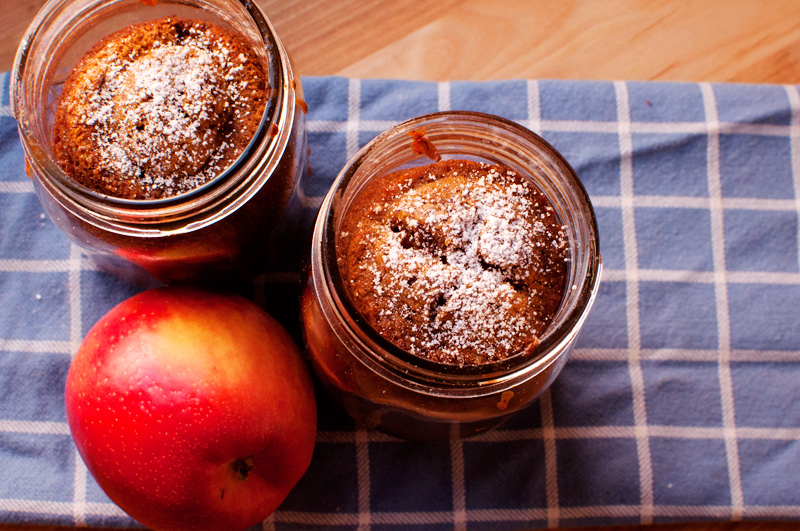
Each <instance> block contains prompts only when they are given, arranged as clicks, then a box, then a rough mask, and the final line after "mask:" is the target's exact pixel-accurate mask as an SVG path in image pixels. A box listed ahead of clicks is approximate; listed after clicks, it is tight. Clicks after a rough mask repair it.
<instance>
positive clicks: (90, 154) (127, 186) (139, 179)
mask: <svg viewBox="0 0 800 531" xmlns="http://www.w3.org/2000/svg"><path fill="white" fill-rule="evenodd" d="M267 97H268V87H267V76H266V74H265V72H264V69H263V66H262V64H261V62H260V61H259V59H258V57H257V56H256V54H255V52H254V51H253V50H252V48H251V47H250V46H248V45H247V44H246V43H245V41H244V40H243V39H242V38H241V37H239V36H238V35H235V34H233V33H232V32H230V31H228V30H226V29H223V28H222V27H220V26H218V25H215V24H212V23H209V22H206V21H200V20H190V19H182V18H175V17H169V18H162V19H158V20H153V21H149V22H145V23H141V24H136V25H133V26H130V27H127V28H124V29H122V30H120V31H118V32H116V33H113V34H111V35H109V36H108V37H106V38H105V39H103V40H102V41H100V42H99V43H97V44H96V45H95V46H94V47H93V48H92V49H91V50H90V51H89V52H87V53H86V54H85V55H84V57H83V58H82V59H81V60H80V62H79V63H78V65H77V66H76V67H75V68H74V70H73V71H72V73H71V74H70V76H69V77H68V79H67V80H66V82H65V84H64V88H63V91H62V94H61V96H60V98H59V102H58V105H57V108H56V114H55V124H54V151H55V155H56V158H57V160H58V162H59V164H60V165H61V167H62V168H63V169H64V171H65V172H66V173H67V175H69V176H70V177H72V178H73V179H74V180H75V181H77V182H79V183H81V184H83V185H85V186H87V187H89V188H91V189H93V190H95V191H97V192H100V193H102V194H107V195H111V196H116V197H120V198H126V199H158V198H164V197H170V196H174V195H176V194H180V193H183V192H186V191H189V190H192V189H194V188H197V187H198V186H201V185H203V184H205V183H206V182H208V181H210V180H211V179H213V178H214V177H216V176H218V175H219V174H220V173H222V172H223V171H224V170H225V169H226V168H227V167H228V166H230V165H231V163H232V162H233V161H235V160H236V158H237V157H238V156H239V155H240V154H241V153H242V151H243V150H244V149H245V147H246V146H247V144H248V143H249V142H250V140H251V139H252V137H253V134H254V133H255V131H256V130H257V128H258V126H259V123H260V121H261V117H262V114H263V112H264V109H265V106H266V102H267Z"/></svg>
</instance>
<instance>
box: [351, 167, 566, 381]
mask: <svg viewBox="0 0 800 531" xmlns="http://www.w3.org/2000/svg"><path fill="white" fill-rule="evenodd" d="M568 247H569V246H568V242H567V239H566V236H565V233H564V227H562V225H561V222H560V220H559V219H558V216H557V215H556V212H555V210H554V209H553V207H552V205H551V204H550V201H549V200H548V199H547V197H546V196H545V195H544V194H543V193H542V192H541V190H539V188H538V187H536V186H535V185H534V184H533V183H532V182H531V181H530V180H528V179H526V178H523V177H521V176H519V175H517V174H515V173H514V172H513V171H511V170H510V169H508V168H506V167H504V166H499V165H490V164H486V163H480V162H474V161H468V160H443V161H441V162H437V163H434V164H430V165H428V166H423V167H418V168H411V169H405V170H399V171H396V172H394V173H392V174H389V175H387V176H383V177H379V178H377V179H375V180H373V181H371V182H370V183H368V184H367V185H366V186H365V189H363V190H361V191H360V192H359V193H358V195H357V197H356V198H355V199H354V201H353V204H352V205H351V206H350V208H349V210H348V212H347V214H346V215H345V217H344V220H343V223H342V227H341V230H340V232H339V237H338V240H337V261H338V265H339V269H340V272H341V277H342V280H343V282H344V286H345V289H346V290H347V292H348V295H349V297H350V299H351V301H352V303H353V305H354V306H355V308H356V309H357V310H358V311H359V313H360V314H361V315H362V316H363V318H364V319H365V320H366V321H367V322H368V323H369V324H370V326H371V327H372V328H373V329H374V330H375V331H377V332H378V333H379V334H380V335H382V336H383V337H384V338H386V339H387V340H389V341H390V342H392V343H394V344H395V345H396V346H398V347H400V348H401V349H403V350H406V351H407V352H409V353H411V354H414V355H417V356H419V357H422V358H426V359H429V360H432V361H436V362H441V363H448V364H456V365H462V366H463V365H479V364H483V363H487V362H493V361H499V360H502V359H505V358H507V357H509V356H511V355H514V354H516V353H518V352H522V351H524V350H526V349H531V348H534V347H535V346H536V345H538V343H539V338H540V337H541V336H542V334H543V333H544V331H545V329H546V328H547V326H548V324H549V323H550V322H551V320H552V318H553V315H554V314H555V312H556V311H557V309H558V306H559V304H560V302H561V299H562V296H563V292H564V289H565V286H564V284H565V279H566V276H567V266H568V263H567V262H568V260H569V252H568Z"/></svg>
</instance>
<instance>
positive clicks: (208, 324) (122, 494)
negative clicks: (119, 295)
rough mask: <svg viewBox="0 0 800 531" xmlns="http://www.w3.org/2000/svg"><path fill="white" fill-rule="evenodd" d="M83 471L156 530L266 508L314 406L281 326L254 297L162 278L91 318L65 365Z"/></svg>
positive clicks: (237, 525) (245, 520)
mask: <svg viewBox="0 0 800 531" xmlns="http://www.w3.org/2000/svg"><path fill="white" fill-rule="evenodd" d="M66 409H67V420H68V422H69V426H70V430H71V431H72V436H73V438H74V440H75V444H76V446H77V448H78V451H79V452H80V455H81V457H82V458H83V460H84V461H85V462H86V465H87V467H88V469H89V471H90V472H91V473H92V475H93V476H94V477H95V479H96V480H97V482H98V484H99V485H100V486H101V487H102V488H103V490H104V491H105V492H106V494H108V496H109V497H110V498H111V499H112V500H113V501H114V502H115V503H116V504H117V505H119V506H120V507H121V508H122V509H123V510H124V511H125V512H127V513H128V514H129V515H130V516H131V517H133V518H134V519H136V520H138V521H139V522H141V523H142V524H144V525H145V526H148V527H150V528H152V529H155V530H159V531H161V530H164V531H171V530H192V531H198V530H225V531H233V530H241V529H245V528H247V527H250V526H252V525H254V524H256V523H258V522H260V521H261V520H263V519H264V518H266V517H267V516H269V514H271V513H272V512H273V511H274V510H275V509H276V508H277V507H278V505H280V503H281V502H282V501H283V500H284V498H285V497H286V495H287V494H288V493H289V491H290V490H291V489H292V487H294V485H295V484H296V483H297V481H298V480H299V479H300V477H301V476H302V475H303V474H304V473H305V471H306V469H307V468H308V465H309V462H310V460H311V454H312V452H313V448H314V438H315V434H316V420H317V419H316V407H315V400H314V391H313V388H312V384H311V380H310V376H309V372H308V369H307V367H306V365H305V362H304V360H303V359H302V357H301V354H300V352H299V350H298V349H297V346H296V345H295V343H294V342H293V341H292V339H291V337H290V336H289V334H288V333H287V332H286V331H285V330H284V329H283V328H282V327H281V326H280V324H278V322H277V321H275V320H274V319H273V318H272V317H270V316H269V315H268V314H267V313H266V312H264V311H263V310H261V309H260V308H259V307H258V306H256V305H255V304H254V303H252V302H250V301H248V300H247V299H245V298H243V297H239V296H235V295H228V294H222V293H214V292H209V291H204V290H200V289H197V288H160V289H155V290H150V291H146V292H143V293H140V294H138V295H136V296H134V297H131V298H130V299H128V300H126V301H124V302H122V303H120V304H119V305H118V306H116V307H115V308H114V309H112V310H111V311H110V312H109V313H108V314H107V315H105V316H104V317H103V318H102V319H100V321H98V322H97V324H96V325H95V326H94V327H92V329H91V330H90V331H89V333H88V335H87V336H86V338H85V339H84V341H83V343H82V344H81V347H80V349H79V350H78V353H77V354H76V356H75V359H74V360H73V362H72V365H71V367H70V370H69V374H68V376H67V386H66Z"/></svg>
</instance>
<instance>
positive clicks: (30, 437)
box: [0, 75, 800, 531]
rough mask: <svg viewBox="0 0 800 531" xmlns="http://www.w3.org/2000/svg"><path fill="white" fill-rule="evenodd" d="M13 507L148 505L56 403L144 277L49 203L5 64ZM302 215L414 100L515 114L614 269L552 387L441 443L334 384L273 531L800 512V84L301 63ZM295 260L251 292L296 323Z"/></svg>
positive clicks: (2, 196)
mask: <svg viewBox="0 0 800 531" xmlns="http://www.w3.org/2000/svg"><path fill="white" fill-rule="evenodd" d="M0 81H2V83H0V87H2V89H0V90H2V99H1V100H0V308H2V311H1V313H0V522H17V523H21V522H35V523H50V524H63V525H68V526H82V525H94V526H119V527H135V526H136V524H135V523H134V522H133V521H132V520H130V519H129V518H128V517H127V516H126V515H125V514H123V513H122V512H121V511H120V510H119V509H118V508H117V507H116V506H115V505H113V504H112V503H111V502H110V501H109V500H108V498H106V497H105V495H104V494H103V493H102V492H101V491H100V489H99V488H98V487H97V485H96V484H95V483H94V481H93V480H92V478H91V477H90V476H89V475H88V474H87V471H86V468H85V467H84V465H83V463H82V462H81V460H80V459H79V458H78V457H77V454H76V450H75V447H74V446H73V443H72V440H71V438H70V435H69V430H68V427H67V424H66V422H65V413H64V405H63V388H64V380H65V375H66V372H67V369H68V366H69V362H70V356H71V354H72V353H74V352H75V350H76V348H77V347H78V345H79V343H80V341H81V338H82V337H83V335H84V334H85V333H86V332H87V331H88V329H89V328H90V327H91V326H92V324H93V323H94V322H95V321H97V319H99V318H100V316H101V315H103V314H104V313H105V312H106V311H107V310H108V309H110V308H111V307H112V306H113V305H114V304H116V303H117V302H119V301H121V300H123V299H124V298H126V297H128V296H130V295H132V294H134V293H135V292H136V291H137V288H136V287H134V286H131V285H129V284H126V283H125V282H123V281H120V280H118V279H116V278H114V277H110V276H108V275H105V274H103V273H100V272H98V271H96V270H95V269H94V268H93V267H92V265H91V264H90V263H89V262H87V261H86V260H85V259H84V258H82V256H81V253H80V252H79V251H78V250H77V249H76V248H75V247H74V246H73V245H71V244H70V243H69V241H68V240H67V238H66V237H64V236H62V235H61V234H60V233H59V232H58V231H57V230H56V228H55V227H54V226H53V224H52V223H51V222H50V221H49V219H47V218H46V217H45V215H44V214H43V212H42V209H41V208H40V206H39V203H38V201H37V199H36V196H35V195H34V193H33V187H32V185H31V182H30V181H29V180H28V179H27V177H26V176H25V171H24V160H23V155H22V150H21V148H20V145H19V141H18V137H17V132H16V126H15V122H14V120H13V118H12V116H11V112H10V108H9V104H8V76H7V75H6V76H4V77H0ZM304 85H305V90H306V99H307V101H308V104H309V108H310V112H309V124H308V127H309V144H310V148H311V157H310V166H311V179H310V181H309V182H308V184H307V186H306V187H305V189H304V199H305V204H306V207H307V212H306V214H307V218H306V221H307V223H308V226H309V227H310V225H311V222H312V220H313V217H314V213H315V210H316V207H317V206H318V205H319V203H320V201H321V198H322V196H323V195H324V194H325V193H326V191H327V189H328V187H329V186H330V184H331V182H332V180H333V179H334V177H335V176H336V174H337V173H338V171H339V169H340V168H341V167H342V166H343V165H344V164H345V161H347V160H348V158H349V157H350V156H352V155H353V154H354V153H355V152H356V150H357V149H358V148H359V147H360V146H362V145H363V144H364V143H366V142H367V141H368V140H370V139H371V138H372V137H374V136H375V135H377V134H378V133H379V132H381V131H383V130H385V129H387V128H388V127H390V126H392V125H394V124H396V123H397V122H399V121H401V120H404V119H407V118H410V117H412V116H415V115H419V114H423V113H427V112H431V111H437V110H446V109H469V110H476V111H484V112H489V113H494V114H498V115H501V116H504V117H506V118H509V119H512V120H516V121H518V122H520V123H522V124H524V125H526V126H528V127H529V128H530V129H532V130H534V131H536V132H538V133H540V134H541V135H542V136H543V137H544V138H545V139H547V140H548V141H550V142H551V143H552V144H553V145H555V147H556V148H557V149H559V150H560V151H561V152H562V153H563V154H564V155H565V157H566V158H567V159H568V160H569V161H570V162H571V163H572V165H573V166H574V167H575V169H576V170H577V172H578V174H579V175H580V176H581V178H582V179H583V182H584V183H585V185H586V188H587V189H588V191H589V193H590V195H591V198H592V201H593V203H594V206H595V209H596V212H597V217H598V221H599V226H600V234H601V251H602V254H603V258H604V264H605V271H604V278H603V280H602V283H601V289H600V294H599V296H598V298H597V301H596V304H595V307H594V309H593V311H592V313H591V315H590V316H589V319H588V321H587V323H586V326H585V328H584V330H583V333H582V335H581V338H580V342H579V344H578V346H577V348H576V350H575V351H574V353H573V356H572V358H571V359H570V361H569V363H568V364H567V366H566V368H565V369H564V371H563V373H562V374H561V376H560V377H559V379H558V380H557V381H556V383H555V385H554V386H553V387H552V389H551V390H550V391H549V392H548V393H546V394H545V395H544V396H543V397H542V398H541V399H540V400H539V401H538V402H537V403H535V404H534V405H533V406H532V407H530V408H529V409H527V410H526V411H524V412H523V413H521V414H519V415H518V416H516V417H514V418H513V419H512V420H511V421H509V422H508V423H506V424H505V425H503V426H502V427H501V428H500V429H497V430H495V431H492V432H489V433H485V434H482V435H480V436H478V437H476V438H473V439H467V440H452V441H449V442H443V443H437V444H420V443H411V442H404V441H400V440H397V439H394V438H392V437H389V436H386V435H382V434H379V433H375V432H369V431H364V430H363V429H359V427H358V426H354V425H353V424H352V423H351V422H350V421H349V420H348V419H347V418H346V417H345V416H344V415H343V414H342V413H341V412H340V411H339V410H338V409H337V408H336V406H334V405H332V404H330V403H329V402H328V401H327V400H326V399H325V398H324V395H320V400H319V402H320V405H319V407H320V425H319V435H318V444H317V447H316V452H315V455H314V458H313V461H312V464H311V467H310V468H309V470H308V472H307V474H306V475H305V477H304V478H303V479H302V480H301V482H300V483H299V484H298V485H297V487H296V488H295V489H294V490H293V491H292V493H291V494H290V495H289V497H288V498H287V499H286V501H285V502H284V503H283V505H282V506H281V507H280V509H279V510H278V511H277V512H276V513H275V514H274V515H272V516H271V517H270V518H269V519H268V520H267V521H265V522H264V523H263V525H262V526H261V528H263V529H276V530H281V529H340V530H347V529H359V530H366V529H372V530H375V531H378V530H388V529H406V530H409V531H411V530H415V531H416V530H438V529H454V530H466V529H469V530H478V529H491V530H501V529H523V528H541V527H547V526H549V527H556V526H578V525H602V524H626V523H650V522H672V521H687V520H737V519H784V520H787V519H788V520H792V519H793V520H800V473H799V471H800V232H799V231H798V217H799V216H800V92H798V87H796V86H775V85H733V84H693V83H681V84H675V83H655V82H636V83H634V82H589V81H524V80H516V81H502V82H447V83H429V82H411V81H389V80H356V79H345V78H335V77H334V78H330V77H320V78H308V79H305V80H304ZM298 278H299V275H298V271H296V270H292V269H291V268H288V267H287V268H286V270H283V271H275V272H272V273H270V274H268V275H266V276H265V277H264V278H263V282H261V283H260V284H259V285H258V286H257V289H256V292H255V293H254V297H255V298H256V300H257V301H260V302H261V303H262V304H263V305H264V306H265V307H266V308H267V310H269V311H270V312H271V313H272V314H273V315H275V316H276V317H277V318H278V319H279V320H281V321H282V322H283V323H284V325H285V326H286V327H287V328H288V329H289V330H290V331H291V332H292V333H294V334H295V335H296V336H297V337H298V339H299V323H298V319H297V315H298V312H297V306H298V304H297V294H298V288H297V281H298Z"/></svg>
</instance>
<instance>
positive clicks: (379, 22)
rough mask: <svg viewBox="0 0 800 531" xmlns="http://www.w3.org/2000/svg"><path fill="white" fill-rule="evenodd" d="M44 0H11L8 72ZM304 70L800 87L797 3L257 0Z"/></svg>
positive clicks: (1, 1) (7, 6)
mask: <svg viewBox="0 0 800 531" xmlns="http://www.w3.org/2000/svg"><path fill="white" fill-rule="evenodd" d="M43 3H44V0H25V1H20V0H0V8H2V9H3V14H4V31H3V33H2V35H1V36H0V70H2V71H5V70H9V69H10V68H11V65H12V61H13V56H14V52H15V50H16V47H17V44H18V43H19V40H20V38H21V36H22V34H23V32H24V29H25V28H26V27H27V25H28V24H29V23H30V21H31V20H32V19H33V17H34V15H35V13H36V11H37V10H38V8H39V7H40V6H41V5H42V4H43ZM258 3H259V4H260V5H261V6H262V7H263V9H264V11H265V12H266V13H267V15H268V16H269V17H270V19H271V20H272V22H273V24H274V25H275V27H276V29H277V31H278V34H279V35H280V36H281V39H282V40H283V41H284V44H285V45H286V47H287V48H288V49H289V51H290V53H291V55H292V57H293V59H294V61H295V63H296V64H297V67H298V70H299V71H300V73H301V74H302V75H343V76H352V77H380V78H405V79H425V80H437V81H440V80H454V79H464V80H484V79H508V78H561V79H567V78H569V79H636V80H662V81H664V80H670V81H722V82H751V83H800V2H798V1H797V0H770V1H769V2H764V1H763V0H695V1H692V0H337V1H335V2H333V1H330V0H294V1H287V0H258Z"/></svg>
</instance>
